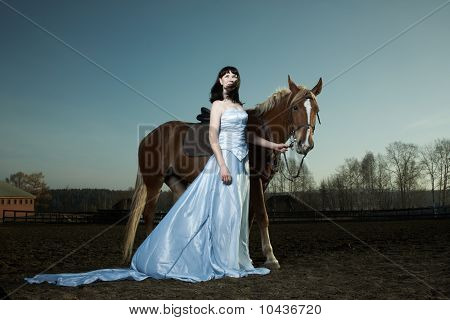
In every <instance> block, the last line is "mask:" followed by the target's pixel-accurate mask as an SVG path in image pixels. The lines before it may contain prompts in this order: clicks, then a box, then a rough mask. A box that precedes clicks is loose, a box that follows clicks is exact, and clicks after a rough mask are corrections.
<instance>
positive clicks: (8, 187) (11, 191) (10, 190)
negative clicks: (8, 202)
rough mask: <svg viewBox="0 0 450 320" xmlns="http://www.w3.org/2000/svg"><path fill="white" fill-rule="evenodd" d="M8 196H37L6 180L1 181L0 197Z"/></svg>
mask: <svg viewBox="0 0 450 320" xmlns="http://www.w3.org/2000/svg"><path fill="white" fill-rule="evenodd" d="M8 197H22V198H33V199H34V198H36V197H35V196H34V195H32V194H31V193H29V192H26V191H24V190H22V189H19V188H16V187H14V186H13V185H12V184H9V183H7V182H5V181H0V198H8Z"/></svg>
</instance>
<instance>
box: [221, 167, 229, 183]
mask: <svg viewBox="0 0 450 320" xmlns="http://www.w3.org/2000/svg"><path fill="white" fill-rule="evenodd" d="M220 177H221V178H222V181H223V183H224V184H231V174H230V172H229V171H228V168H227V167H226V166H222V167H220Z"/></svg>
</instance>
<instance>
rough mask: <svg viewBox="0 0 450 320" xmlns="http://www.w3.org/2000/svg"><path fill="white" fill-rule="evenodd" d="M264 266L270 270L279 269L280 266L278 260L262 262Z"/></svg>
mask: <svg viewBox="0 0 450 320" xmlns="http://www.w3.org/2000/svg"><path fill="white" fill-rule="evenodd" d="M264 266H265V267H266V268H268V269H270V270H277V269H280V264H279V263H278V260H272V261H266V262H264Z"/></svg>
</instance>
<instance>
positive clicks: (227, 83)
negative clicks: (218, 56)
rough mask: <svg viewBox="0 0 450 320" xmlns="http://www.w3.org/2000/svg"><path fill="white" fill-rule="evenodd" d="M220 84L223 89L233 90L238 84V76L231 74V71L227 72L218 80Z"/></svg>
mask: <svg viewBox="0 0 450 320" xmlns="http://www.w3.org/2000/svg"><path fill="white" fill-rule="evenodd" d="M219 81H220V84H221V85H222V86H223V88H224V89H226V90H230V89H233V88H234V87H235V86H236V84H237V83H238V82H237V81H238V76H237V75H235V74H234V73H232V72H231V71H228V72H227V73H225V74H224V75H223V76H222V78H219Z"/></svg>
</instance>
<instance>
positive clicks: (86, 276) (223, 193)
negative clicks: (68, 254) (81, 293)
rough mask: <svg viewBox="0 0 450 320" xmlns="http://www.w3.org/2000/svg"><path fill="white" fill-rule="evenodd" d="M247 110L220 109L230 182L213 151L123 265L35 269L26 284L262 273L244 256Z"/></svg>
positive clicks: (263, 271)
mask: <svg viewBox="0 0 450 320" xmlns="http://www.w3.org/2000/svg"><path fill="white" fill-rule="evenodd" d="M247 120H248V114H247V113H246V112H245V111H243V110H238V109H226V110H225V111H224V112H223V113H222V116H221V120H220V130H219V145H220V147H221V149H222V154H223V156H224V160H225V163H226V166H227V168H228V170H229V171H230V174H231V177H232V182H231V184H224V183H223V181H222V180H221V178H220V168H219V165H218V162H217V160H216V157H215V155H214V154H213V155H211V157H210V158H209V159H208V161H207V163H206V165H205V167H204V169H203V170H202V172H201V173H200V174H199V175H198V176H197V177H196V179H195V180H194V181H193V182H192V183H191V184H190V185H189V187H188V188H187V189H186V190H185V192H184V193H183V194H182V195H181V196H180V197H179V198H178V200H177V201H176V202H175V204H174V205H173V206H172V208H171V209H170V210H169V212H168V213H167V214H166V215H165V216H164V218H163V219H162V220H161V221H160V223H158V224H157V226H156V227H155V229H154V230H153V231H152V232H151V233H150V235H149V236H148V237H147V238H146V239H145V240H144V242H142V244H141V245H140V246H139V248H138V249H137V251H136V253H135V254H134V256H133V258H132V261H131V266H130V268H128V269H124V268H122V269H100V270H94V271H89V272H83V273H61V274H38V275H36V276H34V277H32V278H25V280H26V281H27V282H29V283H42V282H45V281H46V282H49V283H53V284H56V285H60V286H79V285H84V284H89V283H92V282H94V281H97V280H101V281H116V280H125V279H131V280H137V281H141V280H144V279H146V278H149V277H150V278H154V279H166V278H172V279H178V280H182V281H188V282H200V281H207V280H211V279H219V278H223V277H225V276H227V277H234V278H237V277H245V276H248V275H250V274H257V275H265V274H268V273H269V272H270V270H269V269H267V268H262V267H261V268H255V267H253V264H252V260H251V259H250V255H249V248H248V241H249V225H248V211H249V196H250V178H249V160H248V145H247V142H246V124H247Z"/></svg>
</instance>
